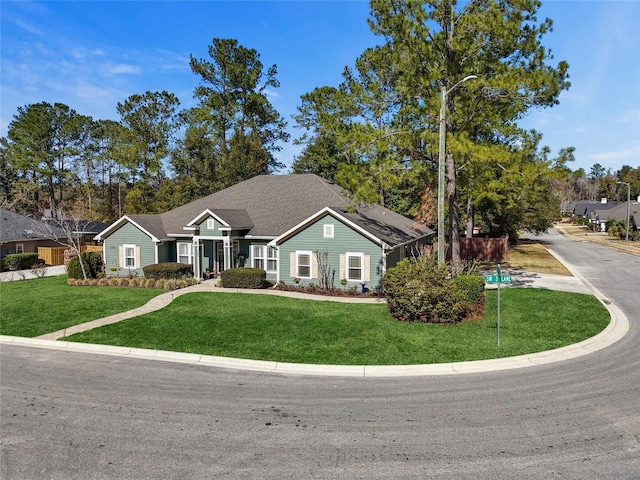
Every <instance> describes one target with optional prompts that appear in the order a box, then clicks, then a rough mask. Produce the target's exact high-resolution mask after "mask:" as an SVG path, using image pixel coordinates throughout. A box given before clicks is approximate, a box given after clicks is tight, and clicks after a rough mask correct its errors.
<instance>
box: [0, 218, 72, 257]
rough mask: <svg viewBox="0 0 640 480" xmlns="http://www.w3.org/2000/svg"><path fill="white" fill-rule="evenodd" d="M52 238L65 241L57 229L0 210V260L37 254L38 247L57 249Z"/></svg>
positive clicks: (62, 234) (57, 244) (56, 243)
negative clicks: (19, 254) (18, 254)
mask: <svg viewBox="0 0 640 480" xmlns="http://www.w3.org/2000/svg"><path fill="white" fill-rule="evenodd" d="M52 236H55V237H56V238H59V239H66V235H65V234H64V232H63V231H62V230H61V229H59V228H56V227H53V226H49V225H47V224H46V223H45V222H42V221H40V220H36V219H34V218H31V217H27V216H25V215H20V214H19V213H15V212H11V211H9V210H5V209H4V208H0V258H4V257H5V256H6V255H9V254H12V253H30V252H37V251H38V247H59V246H60V243H58V242H57V241H55V240H54V239H52Z"/></svg>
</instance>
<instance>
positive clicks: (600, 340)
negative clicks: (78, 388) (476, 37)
mask: <svg viewBox="0 0 640 480" xmlns="http://www.w3.org/2000/svg"><path fill="white" fill-rule="evenodd" d="M551 253H552V254H554V253H553V252H552V251H551ZM556 258H558V260H560V261H561V262H562V263H563V264H564V265H565V266H566V267H567V268H568V269H569V270H570V271H572V273H573V274H574V276H564V275H549V274H542V273H531V272H521V271H509V270H505V271H504V272H503V274H505V275H511V276H512V277H513V282H512V283H511V284H509V287H508V288H519V287H532V288H545V289H550V290H563V291H569V292H576V293H586V294H592V295H595V296H596V297H597V298H598V299H599V300H600V301H601V302H602V304H603V305H604V306H605V307H606V308H607V310H608V311H609V312H610V314H611V322H610V324H609V325H608V327H607V328H606V329H605V330H604V331H602V332H601V333H600V334H598V335H596V336H595V337H593V338H590V339H587V340H585V341H583V342H580V343H577V344H574V345H568V346H566V347H562V348H558V349H555V350H551V351H547V352H539V353H534V354H530V355H521V356H517V357H509V358H502V359H494V360H481V361H474V362H455V363H444V364H435V365H401V366H376V365H354V366H351V365H305V364H292V363H281V362H268V361H255V360H245V359H237V358H227V357H216V356H210V355H199V354H191V353H180V352H167V351H161V350H146V349H140V348H129V347H115V346H108V345H92V344H83V343H76V342H67V341H58V340H56V339H59V338H63V337H65V336H67V335H71V334H73V333H79V332H85V331H87V330H91V329H93V328H97V327H100V326H103V325H109V324H112V323H116V322H119V321H121V320H125V319H127V318H132V317H135V316H138V315H143V314H145V313H149V312H153V311H156V310H159V309H161V308H163V307H165V306H166V305H168V304H169V303H171V301H173V299H175V298H177V297H179V296H181V295H184V294H186V293H191V292H211V293H214V294H215V293H216V292H229V291H234V292H235V291H237V292H241V293H245V294H261V295H265V294H266V295H280V296H287V297H294V298H302V299H314V300H320V301H335V302H360V303H381V302H384V300H383V299H379V298H371V297H326V296H320V295H309V294H304V293H298V292H284V291H280V290H230V289H223V288H219V287H216V286H215V282H214V281H206V282H203V283H200V284H198V285H194V286H192V287H188V288H184V289H181V290H175V291H173V292H167V293H163V294H161V295H159V296H157V297H155V298H153V299H152V300H151V301H149V302H148V303H147V304H145V305H143V306H142V307H139V308H136V309H134V310H130V311H127V312H122V313H119V314H116V315H111V316H109V317H105V318H101V319H98V320H94V321H92V322H87V323H83V324H80V325H75V326H73V327H69V328H67V329H65V330H59V331H57V332H52V333H48V334H46V335H42V336H40V337H38V338H22V337H7V336H0V343H6V344H13V345H24V346H30V347H38V348H48V349H56V350H66V351H70V352H84V353H97V354H103V355H114V356H124V357H130V358H142V359H153V360H160V361H167V362H177V363H191V364H196V365H206V366H214V367H219V368H229V369H234V370H249V371H258V372H271V373H280V374H286V375H328V376H356V377H396V376H425V375H451V374H462V373H478V372H489V371H496V370H507V369H513V368H522V367H530V366H535V365H542V364H546V363H552V362H558V361H562V360H567V359H571V358H576V357H579V356H582V355H586V354H588V353H591V352H595V351H597V350H600V349H603V348H606V347H607V346H609V345H611V344H613V343H615V342H617V341H618V340H620V339H621V338H622V337H623V336H624V335H625V334H626V333H627V331H628V329H629V322H628V319H627V318H626V316H625V315H624V314H623V313H622V312H621V311H620V309H619V308H617V307H616V306H615V305H613V304H612V303H611V302H610V301H608V300H607V299H606V298H605V297H604V295H603V294H602V293H601V292H599V291H598V290H597V289H596V288H595V287H593V286H592V285H591V284H589V282H588V281H586V280H585V279H584V278H582V277H581V276H580V275H579V274H578V273H577V272H575V271H573V268H572V267H571V265H568V264H566V263H565V262H563V261H562V259H560V258H559V257H556ZM488 273H492V272H488ZM504 286H505V287H507V285H504ZM488 288H497V285H493V286H488Z"/></svg>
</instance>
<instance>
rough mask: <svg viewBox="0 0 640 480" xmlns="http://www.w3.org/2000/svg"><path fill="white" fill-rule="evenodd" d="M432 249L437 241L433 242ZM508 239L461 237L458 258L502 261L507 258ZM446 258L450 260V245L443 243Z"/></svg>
mask: <svg viewBox="0 0 640 480" xmlns="http://www.w3.org/2000/svg"><path fill="white" fill-rule="evenodd" d="M433 248H434V249H435V248H437V243H434V247H433ZM508 250H509V240H508V238H507V237H504V238H461V239H460V258H461V259H462V260H476V261H478V262H504V261H505V260H506V259H507V252H508ZM445 252H446V253H445V255H446V257H447V260H451V248H450V245H449V244H447V245H445Z"/></svg>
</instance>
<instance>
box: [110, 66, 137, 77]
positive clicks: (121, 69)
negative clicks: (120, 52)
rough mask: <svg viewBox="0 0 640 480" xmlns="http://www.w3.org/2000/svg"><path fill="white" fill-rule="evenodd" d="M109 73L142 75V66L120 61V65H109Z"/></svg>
mask: <svg viewBox="0 0 640 480" xmlns="http://www.w3.org/2000/svg"><path fill="white" fill-rule="evenodd" d="M107 73H108V74H110V75H118V74H121V73H132V74H135V75H140V74H141V73H142V69H141V68H140V67H136V66H135V65H128V64H126V63H120V64H118V65H113V66H107Z"/></svg>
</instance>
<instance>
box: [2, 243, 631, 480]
mask: <svg viewBox="0 0 640 480" xmlns="http://www.w3.org/2000/svg"><path fill="white" fill-rule="evenodd" d="M542 240H543V241H545V242H546V244H547V245H548V247H549V248H551V249H552V250H553V251H554V252H556V253H558V254H559V255H561V256H566V257H565V258H567V259H568V260H569V261H571V262H572V263H573V264H574V267H575V269H576V270H577V271H578V272H579V273H580V274H581V275H584V276H585V277H586V278H587V279H588V280H589V281H590V282H591V283H593V284H594V285H595V286H596V287H597V288H598V289H600V290H601V291H602V292H603V293H604V294H605V295H606V296H607V297H608V298H611V299H612V300H613V301H614V302H615V303H617V304H618V306H619V307H620V308H621V309H622V310H623V311H624V312H625V313H626V314H627V316H628V318H629V321H630V323H631V326H630V330H629V333H628V334H627V336H626V337H624V338H623V339H622V340H620V341H619V342H617V343H615V344H614V345H612V346H610V347H608V348H606V349H604V350H601V351H598V352H596V353H593V354H590V355H586V356H583V357H579V358H576V359H572V360H567V361H564V362H559V363H554V364H548V365H542V366H538V367H533V368H525V369H517V370H508V371H501V372H492V373H478V374H468V375H459V376H433V377H417V378H336V377H299V376H286V375H273V374H265V373H261V372H237V371H228V370H224V369H212V368H209V367H203V366H195V365H186V364H177V363H163V362H149V361H146V360H140V359H128V358H121V357H111V356H100V355H91V354H85V353H70V352H60V351H55V350H45V349H34V348H27V347H18V346H7V345H3V346H2V349H1V350H0V369H1V375H2V376H1V380H2V383H1V386H0V387H1V388H0V395H1V397H0V400H1V402H0V403H1V406H0V408H1V410H0V420H1V421H2V433H1V435H2V437H1V438H2V440H1V445H0V447H1V449H0V455H1V457H2V458H1V459H0V467H1V471H0V474H1V475H0V476H1V477H2V478H3V479H15V478H18V479H27V478H28V479H41V478H42V479H44V478H65V479H86V478H91V479H102V478H104V479H107V478H109V479H110V478H126V479H134V478H135V479H147V478H158V477H161V478H166V479H172V478H176V479H178V478H181V479H182V478H194V479H196V478H197V479H201V478H261V479H282V478H285V479H286V478H290V479H300V478H323V479H324V478H341V479H343V478H345V479H389V478H416V479H424V478H433V479H469V478H473V479H550V478H562V479H602V478H616V479H637V478H638V472H639V471H640V349H639V348H638V344H639V343H640V329H639V328H638V327H639V324H640V313H639V312H640V305H639V304H638V301H639V299H638V297H639V295H638V292H639V291H640V288H639V287H640V278H639V276H638V275H639V272H640V257H637V256H632V255H628V254H625V253H623V252H619V251H616V250H613V249H608V248H605V247H600V246H597V245H593V244H589V243H570V241H569V240H567V239H566V238H564V237H562V236H559V235H555V234H550V235H547V236H544V237H543V238H542ZM588 314H589V312H585V315H588Z"/></svg>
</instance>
